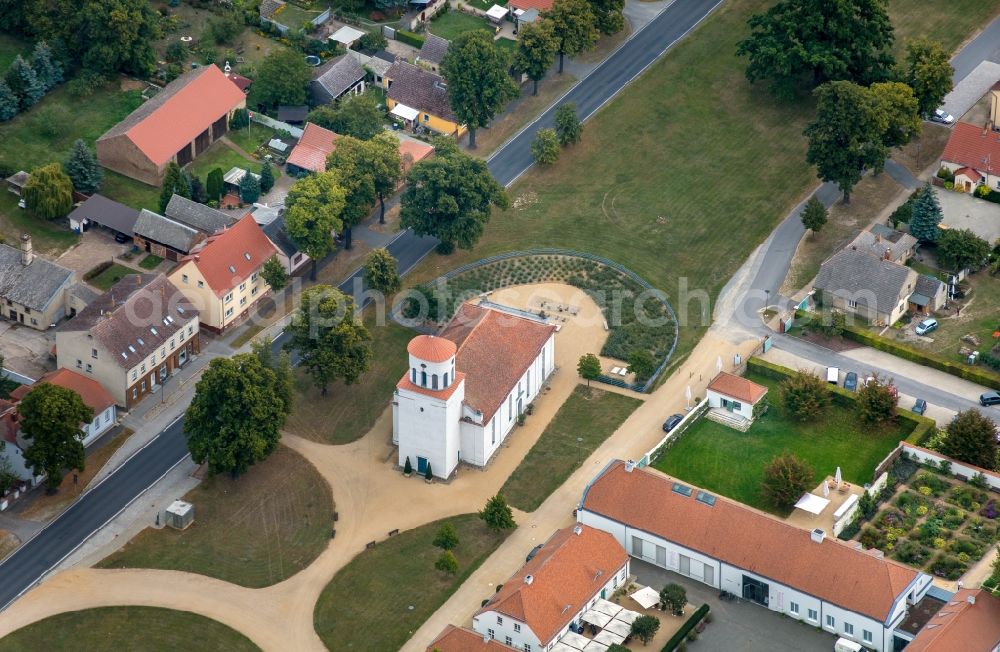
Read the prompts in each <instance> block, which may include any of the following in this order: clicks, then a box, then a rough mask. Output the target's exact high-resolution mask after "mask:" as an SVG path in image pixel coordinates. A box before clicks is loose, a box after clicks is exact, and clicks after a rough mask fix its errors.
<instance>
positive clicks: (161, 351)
mask: <svg viewBox="0 0 1000 652" xmlns="http://www.w3.org/2000/svg"><path fill="white" fill-rule="evenodd" d="M160 357H161V358H165V357H167V347H163V348H162V349H160Z"/></svg>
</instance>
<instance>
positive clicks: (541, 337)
mask: <svg viewBox="0 0 1000 652" xmlns="http://www.w3.org/2000/svg"><path fill="white" fill-rule="evenodd" d="M555 331H556V327H555V326H552V325H550V324H543V323H541V322H536V321H532V320H530V319H525V318H523V317H518V316H516V315H512V314H509V313H506V312H500V311H498V310H493V309H490V308H484V307H482V306H476V305H472V304H469V303H466V304H463V305H462V307H461V308H459V309H458V312H456V313H455V316H454V317H452V320H451V321H450V322H448V325H447V326H445V328H444V330H442V331H441V333H440V335H441V337H446V338H448V339H449V340H452V341H453V342H455V344H457V345H458V356H457V358H456V359H455V366H456V367H457V369H458V370H459V371H464V372H465V373H466V374H467V375H468V379H467V382H466V384H465V403H466V404H467V405H468V406H469V407H471V408H473V409H475V410H478V411H480V412H482V413H483V423H484V424H487V423H489V422H490V419H492V418H493V415H494V414H496V411H497V410H498V409H499V408H500V404H501V403H502V402H503V400H504V399H505V398H507V395H508V394H510V392H511V390H512V389H513V388H514V386H515V385H517V381H518V380H520V378H521V376H523V375H524V372H525V370H526V369H527V368H528V367H529V366H530V365H531V363H532V362H534V360H535V358H537V357H538V354H539V352H541V350H542V347H543V346H545V343H546V342H548V341H549V337H551V336H552V334H553V333H555ZM539 381H540V379H536V380H535V382H539Z"/></svg>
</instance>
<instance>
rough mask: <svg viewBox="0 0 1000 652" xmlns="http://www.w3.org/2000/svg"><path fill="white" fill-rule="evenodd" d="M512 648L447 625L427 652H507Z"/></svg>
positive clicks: (467, 630)
mask: <svg viewBox="0 0 1000 652" xmlns="http://www.w3.org/2000/svg"><path fill="white" fill-rule="evenodd" d="M513 649H514V648H512V647H509V646H507V645H504V644H503V643H501V642H500V641H497V640H495V639H492V638H487V639H485V640H484V639H483V635H482V634H479V633H477V632H474V631H472V630H471V629H465V628H464V627H455V626H454V625H448V626H447V627H445V628H444V631H442V632H441V633H440V634H438V637H437V638H436V639H434V640H433V641H431V644H430V645H428V646H427V652H435V650H436V651H437V652H507V651H508V650H513Z"/></svg>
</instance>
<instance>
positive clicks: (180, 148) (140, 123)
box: [97, 65, 246, 186]
mask: <svg viewBox="0 0 1000 652" xmlns="http://www.w3.org/2000/svg"><path fill="white" fill-rule="evenodd" d="M242 108H246V95H244V94H243V91H242V90H240V89H239V88H238V87H237V86H236V85H235V84H233V82H232V81H231V80H230V79H228V78H227V77H226V75H225V73H223V72H222V70H220V69H219V68H218V66H214V65H208V66H202V67H200V68H195V69H194V70H191V71H188V72H186V73H184V74H183V75H181V76H180V77H178V78H177V79H175V80H174V81H172V82H170V83H169V84H167V86H166V88H164V89H163V90H161V91H160V92H159V93H157V94H156V95H155V96H153V98H152V99H150V100H147V101H146V102H145V103H144V104H143V105H142V106H140V107H139V108H138V109H136V110H135V111H133V112H132V113H130V114H129V115H128V116H127V117H126V118H125V119H124V120H122V121H121V122H119V123H118V124H117V125H115V126H114V127H112V128H111V129H109V130H108V131H107V132H106V133H105V134H104V135H103V136H101V137H100V138H98V139H97V160H98V161H100V163H101V165H103V166H104V167H106V168H108V169H110V170H114V171H115V172H118V173H119V174H124V175H125V176H127V177H130V178H132V179H136V180H138V181H142V182H143V183H148V184H149V185H151V186H158V185H160V184H161V183H162V182H163V175H164V174H165V173H166V170H167V164H169V163H171V162H176V163H177V164H178V165H181V166H184V165H187V164H188V163H190V162H191V161H193V160H194V159H195V158H196V157H197V156H198V155H200V154H201V153H203V152H204V151H205V150H206V149H208V148H209V146H211V144H212V143H213V142H215V141H216V140H218V139H219V138H221V137H222V136H224V135H225V134H226V133H227V132H228V131H229V120H230V118H231V117H232V115H233V112H234V111H236V110H237V109H242Z"/></svg>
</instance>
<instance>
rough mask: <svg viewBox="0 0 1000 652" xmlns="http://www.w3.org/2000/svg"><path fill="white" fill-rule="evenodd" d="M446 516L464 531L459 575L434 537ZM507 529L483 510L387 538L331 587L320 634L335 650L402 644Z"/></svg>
mask: <svg viewBox="0 0 1000 652" xmlns="http://www.w3.org/2000/svg"><path fill="white" fill-rule="evenodd" d="M445 521H450V522H451V524H452V525H454V526H455V529H456V531H457V532H458V539H459V544H458V547H457V548H455V550H454V551H453V552H454V553H455V557H457V558H458V564H459V570H458V573H456V574H455V575H449V574H447V573H444V572H442V571H439V570H437V569H436V568H434V562H435V560H437V558H438V555H439V554H440V553H441V550H440V549H439V548H435V547H434V546H433V545H432V543H431V542H432V541H433V539H434V534H435V533H436V532H437V529H438V527H440V525H441V523H443V522H445ZM507 534H508V533H507V532H505V533H500V534H497V533H495V532H492V531H490V530H489V529H488V528H487V527H486V526H485V525H484V524H483V522H482V521H481V520H479V517H478V516H476V515H475V514H464V515H461V516H455V517H452V518H448V519H444V520H442V521H436V522H434V523H428V524H427V525H423V526H421V527H418V528H416V529H414V530H407V531H406V532H403V533H402V534H399V535H397V536H394V537H392V538H391V539H388V540H386V541H380V542H379V543H378V545H377V546H376V547H375V548H374V549H371V550H365V551H364V552H362V553H360V554H359V555H358V556H357V557H355V558H354V559H353V560H352V561H351V562H350V563H349V564H348V565H347V566H345V567H344V568H342V569H341V570H340V572H338V573H337V574H336V575H335V576H334V578H333V580H332V581H331V582H330V583H329V584H328V585H327V586H326V588H325V589H323V593H322V594H321V595H320V597H319V601H318V602H317V603H316V608H315V611H314V612H313V621H314V624H315V626H316V633H317V634H319V636H320V638H321V639H323V642H324V643H325V644H326V646H327V648H329V649H331V650H398V649H400V648H401V647H402V646H403V643H405V642H406V641H407V639H409V638H410V636H411V635H412V634H413V632H415V631H416V630H417V628H418V627H420V626H421V625H422V624H423V623H424V621H425V620H427V618H429V617H430V616H431V614H433V613H434V612H435V611H436V610H437V608H438V607H440V606H441V605H442V604H444V602H445V601H446V600H447V599H448V597H449V596H450V595H451V594H452V593H454V592H455V591H456V590H457V589H458V587H459V586H461V585H462V582H464V581H465V580H466V578H468V577H469V575H471V574H472V572H473V571H474V570H476V568H478V567H479V565H480V564H482V563H483V561H485V560H486V558H487V557H489V556H490V554H491V553H492V552H493V551H494V550H496V548H497V547H498V546H499V545H500V544H501V543H503V540H504V539H505V538H506V536H507ZM484 597H485V596H484Z"/></svg>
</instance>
